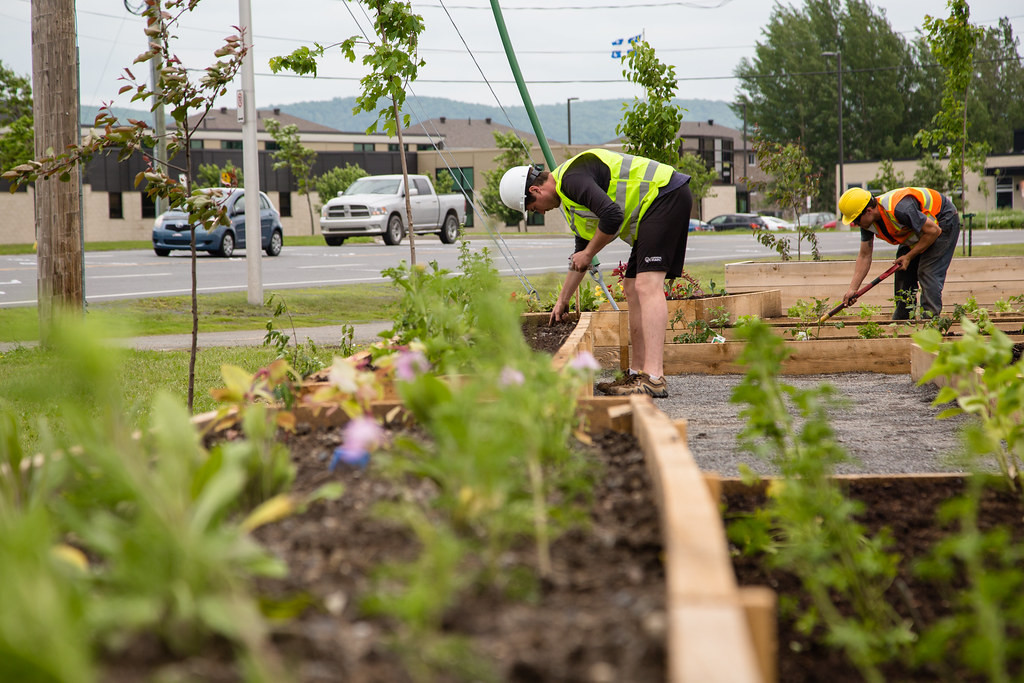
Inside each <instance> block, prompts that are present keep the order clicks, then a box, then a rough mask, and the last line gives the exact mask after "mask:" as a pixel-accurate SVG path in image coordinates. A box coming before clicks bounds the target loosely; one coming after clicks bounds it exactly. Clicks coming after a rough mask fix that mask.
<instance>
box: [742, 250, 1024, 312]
mask: <svg viewBox="0 0 1024 683" xmlns="http://www.w3.org/2000/svg"><path fill="white" fill-rule="evenodd" d="M891 264H892V260H891V259H876V260H874V261H873V262H872V265H871V268H870V270H869V271H868V275H867V277H866V278H865V280H864V281H865V282H869V281H870V280H871V279H873V278H874V277H876V276H877V275H879V274H881V273H882V272H883V271H884V270H885V269H886V268H888V267H889V266H890V265H891ZM853 265H854V261H851V260H845V261H787V262H780V261H767V262H756V263H755V262H751V261H745V262H741V263H727V264H726V265H725V287H726V289H727V290H728V291H730V292H736V293H740V292H749V291H754V290H764V289H765V288H769V287H770V288H772V289H775V288H778V289H779V290H780V292H781V297H782V300H781V306H782V309H783V310H786V309H788V308H790V307H791V306H793V305H794V304H795V303H796V301H797V300H798V299H803V300H805V301H810V300H811V299H812V298H813V297H818V298H825V297H828V298H829V299H830V300H835V301H838V300H839V299H840V298H841V297H842V295H843V294H844V293H845V292H846V289H847V288H848V287H849V284H850V278H851V276H852V275H853ZM892 292H893V287H892V284H891V278H890V280H887V281H886V282H883V283H882V284H880V285H879V286H877V287H875V288H874V289H872V290H871V291H870V292H868V293H867V294H865V295H864V296H862V297H861V300H860V301H861V303H864V304H870V305H882V306H888V305H891V304H890V302H889V300H890V299H891V298H892ZM1021 293H1024V256H993V257H978V258H955V257H954V259H953V262H952V264H951V265H950V268H949V271H948V273H947V274H946V285H945V287H944V290H943V304H944V306H952V305H954V304H964V303H966V302H967V298H968V297H969V296H974V297H975V299H976V300H977V301H978V302H979V303H980V304H981V305H983V306H986V307H989V306H992V305H994V304H995V302H996V301H998V300H1000V299H1004V300H1005V299H1007V298H1008V297H1010V296H1014V295H1017V294H1021Z"/></svg>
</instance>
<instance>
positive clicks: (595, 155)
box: [499, 148, 693, 398]
mask: <svg viewBox="0 0 1024 683" xmlns="http://www.w3.org/2000/svg"><path fill="white" fill-rule="evenodd" d="M689 183H690V176H688V175H685V174H683V173H679V172H678V171H676V170H675V169H674V168H672V167H671V166H668V165H666V164H662V163H659V162H657V161H653V160H651V159H647V158H644V157H639V156H632V155H629V154H622V153H620V152H613V151H610V150H606V149H600V148H595V149H588V150H586V151H584V152H581V153H580V154H577V155H576V156H574V157H573V158H571V159H569V160H568V161H566V162H565V163H563V164H560V165H559V166H557V167H556V168H554V169H553V170H551V171H550V172H548V171H540V170H538V169H537V168H535V167H533V166H516V167H514V168H511V169H509V170H508V171H507V172H506V173H505V175H504V176H503V177H502V179H501V183H500V185H499V194H500V196H501V200H502V202H503V203H504V204H505V205H506V206H508V207H509V208H511V209H515V210H518V211H522V212H523V213H526V211H537V212H540V213H543V212H545V211H550V210H551V209H555V208H558V207H561V208H562V212H563V214H564V215H565V219H566V221H567V222H568V223H569V227H570V228H572V231H573V233H574V234H575V235H576V246H575V250H574V253H573V255H572V256H571V257H570V258H569V273H568V275H567V276H566V279H565V283H564V284H563V286H562V290H561V292H559V294H558V301H557V302H556V304H555V307H554V310H553V311H552V312H551V320H552V321H558V320H561V319H562V316H564V315H565V314H566V313H567V312H568V310H569V304H570V300H571V298H572V295H573V293H574V292H575V291H576V289H577V288H578V287H579V285H580V282H581V281H582V280H583V277H584V276H585V275H586V273H587V271H588V270H589V269H590V267H591V262H592V261H593V260H594V257H595V256H597V254H598V252H600V251H601V250H602V249H603V248H604V247H605V246H607V245H608V244H610V243H611V241H612V240H614V239H615V238H616V237H618V238H620V239H622V240H623V241H625V242H626V243H627V244H629V245H631V247H632V250H631V251H630V254H629V261H628V262H627V264H626V271H625V278H624V280H623V289H624V291H625V294H626V302H627V304H628V306H629V337H630V344H631V345H632V349H633V353H632V356H631V358H630V361H631V362H630V366H631V367H630V369H629V372H628V373H627V374H626V375H625V376H624V377H622V378H620V379H618V380H616V381H614V382H603V383H599V384H598V385H597V389H598V390H599V391H603V392H604V393H607V394H612V395H625V394H648V395H650V396H654V397H656V398H664V397H667V396H668V389H667V384H666V382H665V377H664V351H665V328H666V327H667V325H668V305H667V304H666V303H665V279H666V278H669V279H673V278H677V277H679V276H680V275H682V272H683V260H684V258H685V255H686V237H687V232H688V231H689V223H690V212H691V210H692V208H693V194H692V193H691V192H690V185H689Z"/></svg>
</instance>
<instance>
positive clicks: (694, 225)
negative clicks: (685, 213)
mask: <svg viewBox="0 0 1024 683" xmlns="http://www.w3.org/2000/svg"><path fill="white" fill-rule="evenodd" d="M711 230H714V228H712V227H711V225H709V224H708V223H705V222H704V221H701V220H697V219H696V218H691V219H690V232H694V231H697V232H706V231H711Z"/></svg>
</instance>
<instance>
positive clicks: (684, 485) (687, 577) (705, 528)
mask: <svg viewBox="0 0 1024 683" xmlns="http://www.w3.org/2000/svg"><path fill="white" fill-rule="evenodd" d="M630 403H631V405H632V407H633V418H634V433H635V434H636V436H637V438H638V440H639V441H640V445H641V448H642V449H643V452H644V458H645V461H646V464H647V469H648V471H649V472H650V475H651V480H652V483H653V485H654V490H655V496H656V499H657V502H658V509H659V512H660V514H661V521H662V536H663V538H664V539H665V578H666V584H667V585H666V588H667V596H668V602H669V609H668V613H669V615H670V616H669V636H668V641H669V642H668V653H669V672H670V674H669V678H670V680H671V681H678V682H680V683H690V682H693V683H697V682H698V681H699V682H700V683H706V682H708V681H723V682H724V681H728V682H729V683H735V682H737V681H760V680H761V676H760V673H759V670H758V666H757V656H756V654H755V650H754V644H753V638H752V636H751V634H750V631H749V628H748V626H747V623H746V620H745V617H744V614H743V608H742V607H741V606H740V602H739V591H738V588H737V586H736V577H735V574H734V572H733V568H732V561H731V559H730V556H729V547H728V543H727V542H726V539H725V527H724V524H723V522H722V517H721V514H720V513H719V511H718V506H717V503H716V501H715V500H714V499H713V498H712V496H711V493H710V492H709V490H708V486H707V484H706V483H705V480H704V475H703V473H702V472H701V471H700V468H699V467H698V466H697V464H696V462H694V460H693V457H692V456H691V455H690V451H689V449H687V448H686V443H685V441H684V440H683V438H682V437H681V436H680V434H679V430H678V428H677V426H676V425H675V424H674V423H673V421H672V420H671V419H670V418H669V417H668V416H667V415H665V414H664V413H662V412H661V411H660V410H658V409H657V408H655V407H654V404H653V402H652V401H651V399H650V398H648V397H646V396H633V397H630Z"/></svg>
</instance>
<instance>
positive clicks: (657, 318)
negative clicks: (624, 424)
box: [626, 271, 668, 377]
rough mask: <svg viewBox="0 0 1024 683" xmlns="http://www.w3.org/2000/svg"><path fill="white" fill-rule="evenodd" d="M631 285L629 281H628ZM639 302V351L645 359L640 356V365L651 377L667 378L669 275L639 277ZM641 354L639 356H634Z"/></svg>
mask: <svg viewBox="0 0 1024 683" xmlns="http://www.w3.org/2000/svg"><path fill="white" fill-rule="evenodd" d="M626 282H629V280H626ZM634 287H635V289H636V294H635V298H636V300H637V307H638V309H639V311H640V321H639V326H640V330H639V331H638V334H637V337H639V338H640V339H642V341H641V342H640V344H639V347H640V348H641V349H642V353H643V355H638V356H637V361H636V362H637V363H638V364H640V365H641V368H640V369H641V370H642V371H643V372H646V373H647V374H648V375H650V376H651V377H661V376H662V375H663V374H665V366H664V354H665V328H666V327H667V326H668V303H667V302H666V301H665V273H664V271H660V272H659V271H647V272H643V273H637V274H636V282H635V284H634ZM629 307H630V317H629V327H630V337H631V341H632V343H633V344H634V348H636V346H637V342H636V341H633V339H635V337H634V336H633V315H632V310H633V303H632V302H630V304H629ZM634 353H639V352H636V351H635V352H634Z"/></svg>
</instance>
